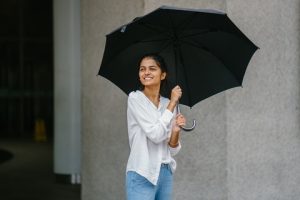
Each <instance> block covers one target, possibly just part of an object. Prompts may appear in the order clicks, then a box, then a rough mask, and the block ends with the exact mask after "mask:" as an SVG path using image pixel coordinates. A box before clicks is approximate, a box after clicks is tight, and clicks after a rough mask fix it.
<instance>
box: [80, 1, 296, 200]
mask: <svg viewBox="0 0 300 200" xmlns="http://www.w3.org/2000/svg"><path fill="white" fill-rule="evenodd" d="M160 5H171V6H180V7H186V8H212V9H219V10H223V11H226V12H227V13H228V15H229V17H230V18H231V19H232V20H233V21H234V22H235V23H236V25H237V26H238V27H239V28H240V29H241V30H242V31H243V32H244V33H245V34H246V35H247V36H248V37H249V38H250V39H251V40H253V41H254V42H255V43H256V44H257V45H258V46H259V47H260V48H261V49H260V50H259V51H258V52H257V53H256V54H255V55H254V57H253V59H252V61H251V62H250V64H249V68H248V70H247V73H246V76H245V80H244V83H243V85H244V87H243V88H234V89H231V90H229V91H227V92H224V93H220V94H218V95H215V96H213V97H211V98H209V99H206V100H204V101H202V102H200V103H199V104H197V105H196V106H194V107H193V109H192V110H190V109H189V108H186V107H183V108H182V112H183V113H185V115H186V116H187V118H188V119H193V118H195V119H196V120H197V122H198V125H197V128H196V129H195V130H194V131H193V132H190V133H183V134H182V143H183V148H182V151H181V152H180V154H179V155H178V156H177V157H176V159H177V161H178V170H177V171H176V173H175V186H174V199H178V200H181V199H188V200H199V199H201V200H202V199H203V200H205V199H207V200H227V199H228V200H240V199H243V200H244V199H246V200H247V199H249V200H250V199H251V200H253V199H255V200H256V199H257V200H260V199H261V200H268V199H272V200H274V199H280V200H281V199H282V200H296V199H299V198H300V192H299V190H298V187H299V185H300V167H299V166H300V156H299V155H300V127H299V117H300V116H299V113H300V112H299V104H300V101H299V98H300V95H299V92H300V90H299V65H300V61H299V45H300V44H299V42H300V41H299V39H300V38H299V29H300V28H299V27H300V22H299V21H300V20H299V16H300V14H299V13H300V12H299V11H300V1H299V0H289V1H284V2H283V1H280V0H264V1H261V0H253V1H251V2H248V1H243V0H227V1H225V0H201V1H200V0H199V1H194V0H186V1H184V0H160V1H156V0H133V1H130V3H128V1H126V2H125V1H121V0H112V1H96V0H82V1H81V10H82V13H81V14H82V18H81V20H82V22H81V23H82V24H81V27H82V28H81V31H82V33H81V35H82V37H81V38H82V41H81V44H82V45H81V46H82V95H83V96H82V111H83V113H82V119H83V137H82V138H83V148H82V155H83V160H82V179H83V180H82V199H83V200H96V199H105V200H110V199H114V200H115V199H125V198H124V196H125V188H124V181H125V168H126V162H127V158H128V154H129V147H128V139H127V131H126V101H127V96H126V95H125V94H123V92H121V90H119V89H118V88H117V87H116V86H114V85H113V84H111V83H110V82H109V81H107V80H105V79H104V78H102V77H97V76H96V74H97V72H98V69H99V66H100V63H101V58H102V54H103V50H104V46H105V35H106V34H107V33H109V32H110V31H111V30H114V29H115V28H117V27H119V26H120V25H122V24H124V23H126V22H128V21H131V20H132V19H133V18H134V17H135V16H141V15H143V14H145V13H148V12H149V11H151V10H153V9H155V8H157V7H159V6H160Z"/></svg>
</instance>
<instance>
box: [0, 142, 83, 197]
mask: <svg viewBox="0 0 300 200" xmlns="http://www.w3.org/2000/svg"><path fill="white" fill-rule="evenodd" d="M0 149H1V150H2V154H0V156H1V155H3V157H4V156H5V155H6V158H5V159H6V161H4V160H5V159H2V162H1V158H0V199H1V200H80V185H71V184H61V183H57V182H56V181H55V177H54V173H53V145H52V144H51V143H36V142H34V141H31V140H6V139H4V140H3V139H1V138H0ZM7 152H9V153H11V154H12V156H11V157H10V158H9V159H8V157H7ZM4 153H5V154H4Z"/></svg>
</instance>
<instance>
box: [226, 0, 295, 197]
mask: <svg viewBox="0 0 300 200" xmlns="http://www.w3.org/2000/svg"><path fill="white" fill-rule="evenodd" d="M227 11H228V14H229V16H230V17H231V18H232V19H233V20H234V21H235V22H236V24H237V25H238V26H239V27H240V28H241V29H242V30H244V31H245V32H246V33H248V36H249V37H250V38H251V39H253V40H254V41H255V42H256V44H257V45H258V46H259V47H260V48H261V49H260V50H259V51H258V52H257V53H256V54H255V56H254V59H252V62H251V63H250V66H249V68H248V70H247V73H246V77H245V80H244V88H243V89H242V90H234V91H229V92H227V93H226V94H227V95H226V97H227V105H226V110H227V147H228V153H227V158H228V159H227V163H228V199H230V200H240V199H243V200H253V199H263V200H274V199H278V200H279V199H280V200H297V199H300V190H299V185H300V127H299V122H300V119H299V117H300V116H299V104H300V94H299V83H300V81H299V78H300V77H299V71H300V55H299V54H300V51H299V50H300V48H299V46H300V37H299V35H300V34H299V31H300V1H299V0H288V1H281V0H264V1H261V0H254V1H251V3H250V1H249V2H248V1H243V0H227Z"/></svg>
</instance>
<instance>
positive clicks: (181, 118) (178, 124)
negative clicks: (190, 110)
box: [173, 113, 186, 132]
mask: <svg viewBox="0 0 300 200" xmlns="http://www.w3.org/2000/svg"><path fill="white" fill-rule="evenodd" d="M185 124H186V119H185V117H184V116H183V115H182V114H181V113H179V114H177V115H176V118H175V124H174V126H173V131H174V132H179V131H180V130H181V128H180V127H181V126H185Z"/></svg>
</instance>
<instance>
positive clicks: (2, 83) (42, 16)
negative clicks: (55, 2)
mask: <svg viewBox="0 0 300 200" xmlns="http://www.w3.org/2000/svg"><path fill="white" fill-rule="evenodd" d="M52 13H53V6H52V0H43V1H39V0H1V1H0V23H1V29H0V46H1V48H0V74H1V75H0V123H1V125H0V137H6V138H8V137H9V138H32V137H34V134H35V131H36V124H37V123H36V122H37V121H39V122H42V123H43V127H44V129H45V130H44V132H46V133H47V136H48V137H49V138H51V137H52V135H53V31H52V30H53V24H52V18H53V17H52V15H53V14H52Z"/></svg>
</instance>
